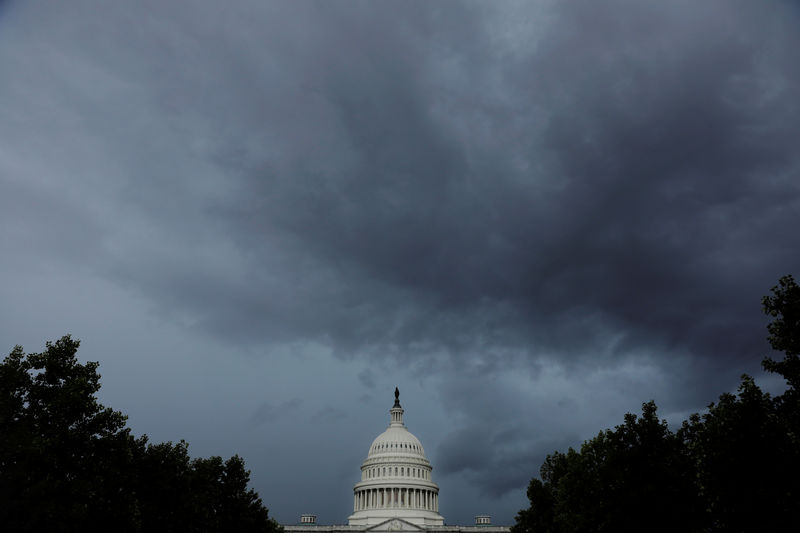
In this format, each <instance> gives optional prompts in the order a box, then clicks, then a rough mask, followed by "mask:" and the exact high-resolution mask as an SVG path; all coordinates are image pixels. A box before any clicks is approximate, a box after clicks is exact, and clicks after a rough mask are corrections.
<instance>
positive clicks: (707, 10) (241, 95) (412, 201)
mask: <svg viewBox="0 0 800 533" xmlns="http://www.w3.org/2000/svg"><path fill="white" fill-rule="evenodd" d="M44 4H45V5H36V6H33V5H30V4H25V5H23V3H21V2H16V3H15V2H7V3H6V4H4V5H2V6H0V79H2V80H3V82H2V83H0V98H2V99H3V101H4V102H6V105H5V106H4V109H3V110H2V111H0V116H1V117H2V120H0V124H1V125H0V186H2V190H3V194H1V195H0V227H2V231H0V243H1V244H2V245H3V248H4V249H5V250H7V251H13V253H10V254H9V260H8V262H7V264H6V266H5V267H4V268H3V273H4V276H3V278H4V281H3V284H4V285H6V286H5V287H4V288H3V292H4V293H5V294H6V295H8V296H9V297H10V296H14V298H31V297H34V296H36V295H37V294H39V292H38V291H39V290H40V289H41V287H44V286H45V285H46V283H45V281H44V280H48V279H50V280H52V279H54V272H58V273H60V274H63V273H66V272H69V273H71V274H70V276H73V275H74V276H75V277H76V279H84V280H95V281H93V282H92V283H95V284H96V283H98V282H97V281H96V280H101V282H100V283H106V284H109V285H111V286H113V287H115V288H117V289H120V290H123V291H127V294H129V295H133V296H132V297H134V298H136V299H137V301H141V302H144V304H143V306H142V308H143V309H144V310H143V311H141V313H144V314H146V315H147V316H155V317H158V320H161V321H164V322H166V323H169V324H173V325H175V327H176V328H178V329H177V330H176V331H180V332H182V333H181V335H186V336H187V338H188V337H199V338H201V339H207V341H208V343H209V345H214V346H227V347H229V350H227V351H226V353H217V354H212V353H209V354H208V357H211V358H212V359H211V360H213V358H214V357H217V358H218V361H219V364H220V365H223V364H226V363H225V362H226V360H227V359H228V358H232V357H233V358H236V357H245V358H247V357H250V358H256V359H257V358H266V359H267V360H268V361H279V360H280V361H283V359H281V358H282V357H284V356H279V355H276V354H278V353H281V354H287V353H294V354H298V353H300V354H302V353H305V351H310V352H313V353H314V354H315V355H314V356H313V357H314V358H316V357H322V358H323V359H324V360H326V361H327V360H330V361H331V363H326V364H332V365H333V367H331V368H334V367H336V365H341V366H339V367H338V368H340V369H343V368H347V369H348V371H350V370H352V371H354V372H356V375H357V378H356V379H357V381H355V382H353V383H352V385H351V386H358V387H361V388H363V391H364V394H366V395H367V397H368V398H370V399H371V400H372V401H376V402H382V401H384V400H385V398H384V395H382V394H381V393H380V391H381V390H382V387H393V385H392V383H395V382H397V381H398V380H399V381H404V382H415V383H416V382H419V383H422V384H423V385H420V388H419V393H420V394H423V393H424V394H426V395H428V397H429V400H430V401H434V402H437V404H438V405H440V406H441V409H440V410H436V411H435V412H432V413H429V414H428V415H426V416H425V417H421V419H420V420H419V421H418V423H419V424H420V427H421V428H425V430H426V431H427V430H428V429H430V431H431V434H433V435H436V436H435V437H431V438H434V439H439V440H438V442H434V445H433V446H431V445H428V444H427V441H425V442H424V443H425V444H426V446H427V448H428V449H429V451H431V450H433V452H432V453H433V455H434V456H433V459H435V460H437V461H438V467H439V468H440V469H441V474H442V475H443V481H442V483H445V484H446V483H452V487H453V488H452V490H453V491H454V492H453V493H455V491H457V490H464V491H473V492H470V493H469V494H470V496H469V497H475V498H490V501H493V502H496V501H498V500H493V499H491V498H501V500H500V501H502V498H503V497H508V495H509V494H512V493H514V491H517V492H516V493H514V494H517V496H514V498H515V499H514V500H513V503H510V504H508V503H507V504H495V503H493V504H491V505H497V508H498V509H500V510H498V511H497V513H500V514H501V515H503V520H501V521H506V522H507V521H509V520H510V518H511V516H510V515H511V514H512V513H513V511H511V512H510V511H509V509H513V505H517V504H518V503H519V502H520V498H519V496H518V494H520V493H521V492H520V491H522V489H523V488H524V486H525V484H526V483H527V480H528V479H529V478H530V476H531V475H533V474H534V473H535V471H536V470H537V468H538V464H539V463H540V462H541V459H542V457H543V456H544V454H545V453H548V452H549V451H552V449H554V448H561V447H564V446H566V445H569V444H574V443H576V442H578V441H579V440H580V439H582V438H586V437H589V436H591V435H592V433H593V432H596V431H598V430H599V429H601V428H602V427H604V425H607V424H609V423H614V421H615V420H620V419H621V415H622V412H621V411H620V410H621V409H636V408H637V406H638V404H639V403H640V402H641V401H645V400H647V399H649V398H650V397H653V396H656V397H657V401H658V402H659V405H660V406H662V409H665V410H666V414H667V415H668V416H675V417H678V416H679V415H680V413H685V412H688V411H691V410H696V409H699V408H701V407H702V406H703V405H704V404H706V403H707V402H708V401H710V400H712V399H713V398H714V396H716V394H718V393H720V392H722V391H723V390H727V389H730V388H731V387H734V386H735V384H736V379H737V376H738V374H740V373H741V372H743V371H747V372H755V371H756V369H757V368H758V361H759V360H760V359H761V357H762V355H763V353H764V352H765V350H766V345H765V343H764V341H763V338H764V330H763V329H762V327H763V322H764V319H763V317H762V316H761V315H760V310H759V305H758V303H759V298H760V296H761V295H763V294H764V293H765V292H766V291H767V290H768V288H769V287H770V286H771V285H773V284H774V283H775V282H776V280H777V279H778V277H780V276H781V275H783V274H786V273H790V272H795V273H796V271H797V266H798V262H799V261H798V259H800V254H799V253H798V247H797V236H796V234H797V231H796V228H797V227H800V174H798V173H799V172H800V164H799V163H800V157H798V154H797V150H796V147H795V145H796V139H797V138H798V137H800V110H799V107H798V106H799V105H800V104H798V102H800V94H798V87H800V66H798V62H797V61H796V60H795V58H794V55H795V52H794V51H795V50H797V49H798V47H800V32H798V30H797V28H800V25H798V22H799V21H798V12H797V5H796V3H790V2H781V1H770V2H763V3H759V4H757V5H756V4H753V3H751V2H729V1H724V2H723V1H711V2H703V3H702V4H698V3H697V2H689V1H677V2H670V3H664V4H655V3H643V2H637V1H633V0H610V1H607V2H592V1H589V0H581V1H576V2H541V3H537V4H535V5H532V4H531V3H529V2H519V3H512V2H508V3H502V4H493V3H472V2H436V3H428V2H403V3H396V4H385V3H380V4H375V3H372V2H348V3H337V4H327V3H311V2H291V3H263V2H249V1H244V0H243V1H240V2H236V3H234V4H226V5H225V6H222V5H221V4H220V5H218V4H215V3H213V2H201V1H198V2H187V3H182V2H174V3H164V2H145V3H126V4H119V5H113V6H111V5H107V4H106V3H102V4H100V3H97V2H94V1H90V0H85V1H76V2H70V3H69V5H66V4H64V3H61V2H50V3H44ZM30 265H36V266H35V267H33V269H31V266H30ZM43 265H50V266H49V267H47V268H45V267H44V266H43ZM64 275H66V274H64ZM15 279H17V280H22V279H27V280H28V281H29V285H18V287H17V288H16V289H13V284H14V280H15ZM87 283H88V282H87ZM88 286H89V285H88V284H87V287H88ZM92 286H96V285H92ZM19 287H23V288H19ZM88 290H89V289H88V288H87V291H88ZM87 300H88V302H87V305H89V306H91V305H96V306H98V307H97V309H98V312H100V310H101V309H102V308H101V307H99V305H100V304H99V303H97V304H93V303H92V302H101V301H104V299H103V298H101V297H99V296H98V297H89V298H87ZM8 301H9V302H12V303H11V306H10V307H9V309H11V307H13V306H14V305H16V304H15V303H14V301H16V300H13V301H12V300H11V299H9V300H8ZM103 305H113V304H103ZM56 307H57V306H56ZM6 313H8V315H9V317H11V316H12V314H13V313H12V312H11V311H8V312H6V311H4V315H5V314H6ZM131 313H133V311H131ZM131 316H133V315H132V314H131ZM137 316H138V315H137ZM48 321H53V322H56V323H57V322H58V315H56V314H52V316H51V317H49V318H48ZM9 328H10V326H9ZM14 333H15V332H14V331H12V330H11V329H8V330H4V335H7V336H9V338H8V339H7V341H8V342H7V344H9V345H13V344H15V343H16V342H19V341H18V340H17V339H16V338H13V335H14ZM75 333H76V335H77V336H78V337H81V338H84V339H86V338H90V337H91V336H92V335H93V332H92V331H85V332H75ZM32 335H34V336H35V334H32ZM41 335H42V336H52V334H51V333H50V332H49V331H48V332H47V333H44V332H42V334H41ZM303 357H306V356H303ZM164 358H165V359H164V364H165V365H170V364H173V363H171V362H170V361H171V360H170V357H169V356H167V355H165V356H164ZM326 358H327V359H326ZM314 360H315V361H316V360H317V359H314ZM174 364H177V363H174ZM276 364H277V363H276ZM112 368H113V367H112ZM282 369H283V370H282V372H285V375H286V376H288V379H290V380H291V379H300V378H294V377H292V376H296V375H297V373H301V372H302V371H303V363H297V365H295V366H293V365H291V364H288V363H287V366H286V367H285V368H284V367H282ZM354 377H355V375H354ZM318 379H320V380H323V379H324V377H323V376H321V375H320V376H318ZM342 379H345V378H344V377H342ZM347 379H349V378H347ZM348 383H349V382H348ZM321 389H325V390H327V388H326V387H322V388H321ZM387 390H391V389H388V388H387ZM264 394H265V395H267V396H266V397H263V396H261V397H253V398H252V411H251V412H250V413H248V415H247V416H249V417H250V418H249V421H250V423H251V424H254V425H256V426H268V425H278V426H280V420H284V419H293V418H292V417H301V416H306V417H308V419H309V420H314V421H316V423H322V424H325V423H328V421H332V420H338V421H339V422H338V423H342V422H341V421H342V420H344V419H346V418H347V417H346V414H347V413H349V412H352V409H353V406H354V405H357V404H358V403H359V402H360V401H361V400H356V399H355V398H356V397H354V399H352V400H351V401H352V402H354V403H353V405H350V406H331V405H328V402H327V400H326V399H325V398H324V396H321V395H322V392H320V393H319V394H315V393H314V392H313V391H304V394H292V393H289V392H287V394H286V395H280V396H269V395H268V393H264ZM370 394H375V395H376V396H375V397H373V396H369V395H370ZM387 395H388V393H387ZM362 400H363V398H362ZM534 402H536V403H534ZM381 405H382V404H381ZM387 407H388V406H387ZM442 413H446V419H447V420H448V422H447V423H443V422H442V421H443V420H444V418H441V417H443V416H445V415H442ZM498 413H502V416H498ZM290 415H291V416H290ZM437 417H440V418H437ZM423 418H424V419H423ZM294 419H295V420H297V418H294ZM609 421H610V422H609ZM331 423H333V422H331ZM379 423H382V421H376V424H378V427H377V428H372V429H375V431H377V429H379ZM144 425H145V426H146V424H144ZM372 429H370V431H372ZM286 430H287V431H290V430H291V429H290V428H289V429H286ZM412 430H413V428H412ZM367 433H370V432H367ZM276 438H277V437H276ZM332 438H333V437H332ZM335 440H336V442H337V443H341V446H342V447H344V446H345V444H344V443H345V441H346V439H345V437H344V436H342V437H336V438H335ZM465 443H469V445H466V444H465ZM367 444H368V442H364V443H363V446H364V449H365V450H366V446H367ZM276 446H277V447H278V448H282V447H283V445H282V444H276ZM335 447H339V444H337V445H335ZM358 460H359V459H356V463H355V464H354V465H351V469H355V468H356V465H357V461H358ZM434 465H435V466H436V465H437V463H434ZM263 466H264V468H275V469H277V471H279V470H280V469H279V467H277V466H276V465H275V464H273V463H272V462H270V461H267V460H266V459H265V460H264V464H263ZM462 479H464V480H467V481H468V483H467V485H468V488H463V489H459V488H457V487H458V486H459V485H460V483H459V482H458V480H462ZM448 480H451V481H448ZM331 483H333V482H331ZM336 483H339V482H338V481H337V482H336ZM342 483H343V484H344V486H347V487H349V484H350V483H351V481H350V480H345V481H344V482H342ZM322 486H324V488H325V489H326V490H329V489H330V485H325V484H323V485H321V487H322ZM336 486H337V487H338V485H336ZM444 487H445V485H443V501H444V494H445V492H444ZM260 490H261V491H262V493H266V496H265V500H267V501H268V503H269V501H270V500H269V497H270V496H273V494H272V492H270V491H272V490H273V489H271V488H269V487H268V486H266V485H264V486H262V487H260ZM274 490H275V491H277V489H274ZM336 490H339V489H338V488H337V489H336ZM344 490H345V492H346V491H347V490H349V488H346V489H344ZM320 494H322V493H320ZM464 494H465V498H467V496H466V494H467V492H465V493H464ZM523 497H524V495H523ZM279 498H280V497H279V496H278V495H277V492H276V493H275V495H274V499H275V500H276V501H282V500H279ZM323 499H324V498H323V497H322V496H321V495H320V496H319V500H320V502H319V503H317V502H312V503H311V504H309V505H312V504H313V505H317V506H320V507H322V506H324V505H327V504H323V503H322V502H321V500H323ZM467 499H468V498H467ZM347 501H348V500H346V499H345V500H344V503H345V504H347ZM456 501H462V499H461V498H456V497H454V498H453V502H454V507H453V512H452V516H453V517H454V518H457V519H456V520H453V521H455V522H466V521H467V520H469V517H471V515H470V514H469V513H474V512H479V511H480V510H478V509H472V508H471V507H470V508H467V507H466V506H463V507H458V504H455V502H456ZM287 505H288V504H287ZM273 507H274V506H273ZM333 509H334V507H333V505H332V504H331V505H330V508H329V509H326V512H329V513H330V514H332V515H334V518H331V520H333V521H341V520H342V519H343V516H342V515H341V514H340V515H335V513H336V512H339V511H334V510H333ZM276 511H277V512H278V513H279V516H281V515H280V513H282V512H285V513H286V514H285V515H283V516H285V517H286V518H282V519H284V520H289V519H291V516H293V514H294V513H296V512H299V511H298V510H297V509H295V508H294V507H292V508H290V509H289V510H287V511H283V510H279V509H276ZM345 512H346V511H345V510H343V511H341V513H345Z"/></svg>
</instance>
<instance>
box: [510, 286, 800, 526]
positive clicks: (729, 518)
mask: <svg viewBox="0 0 800 533" xmlns="http://www.w3.org/2000/svg"><path fill="white" fill-rule="evenodd" d="M762 304H763V308H764V311H765V312H766V313H767V314H768V315H770V316H771V317H772V318H773V320H772V322H771V323H770V325H769V326H768V329H769V337H768V338H769V341H770V344H771V345H772V347H773V349H775V350H777V351H781V352H783V353H784V358H783V360H780V361H776V360H773V359H771V358H766V359H765V360H764V361H763V363H762V364H763V367H764V368H765V369H766V370H767V371H769V372H775V373H777V374H779V375H781V376H783V377H784V378H785V379H786V382H787V385H788V387H787V390H786V391H785V392H784V393H783V394H781V395H779V396H775V397H773V396H770V394H768V393H765V392H763V391H762V390H761V389H760V388H759V387H758V386H757V385H756V384H755V383H754V381H753V379H752V378H751V377H749V376H746V375H745V376H743V377H742V383H741V385H740V386H739V389H738V393H737V394H735V395H734V394H723V395H722V396H720V398H719V401H718V402H716V403H713V404H711V405H710V406H709V408H708V411H707V412H705V413H704V414H702V415H700V414H694V415H692V416H691V417H690V418H689V419H688V420H686V421H684V422H683V425H682V426H681V427H680V428H679V429H678V430H677V431H675V432H673V431H671V430H670V429H669V428H668V427H667V423H666V421H665V420H659V419H658V416H657V413H656V405H655V403H654V402H652V401H651V402H648V403H645V404H644V405H643V406H642V414H641V415H640V416H636V415H633V414H630V413H629V414H627V415H625V419H624V423H623V424H621V425H619V426H617V427H615V428H614V429H609V430H606V431H603V432H601V433H599V434H598V435H597V436H596V437H595V438H593V439H591V440H588V441H586V442H584V443H583V445H582V446H581V447H580V450H574V449H572V448H570V449H569V450H568V451H567V452H566V453H561V452H555V453H553V454H551V455H549V456H547V458H546V459H545V461H544V463H543V464H542V467H541V470H540V477H541V479H536V478H534V479H532V480H531V482H530V485H529V486H528V499H529V500H530V507H529V508H528V509H524V510H522V511H520V512H519V513H518V514H517V518H516V524H515V525H514V526H513V528H512V533H566V532H614V533H619V532H628V531H639V532H640V531H648V532H662V531H663V532H667V531H669V532H677V531H680V532H723V531H724V532H765V531H800V393H798V389H799V388H798V385H800V359H799V358H798V355H800V287H798V285H797V283H796V282H795V281H794V279H793V278H792V277H791V276H786V277H784V278H782V279H781V280H780V283H779V284H778V285H777V286H776V287H773V289H772V295H771V296H766V297H764V299H763V300H762Z"/></svg>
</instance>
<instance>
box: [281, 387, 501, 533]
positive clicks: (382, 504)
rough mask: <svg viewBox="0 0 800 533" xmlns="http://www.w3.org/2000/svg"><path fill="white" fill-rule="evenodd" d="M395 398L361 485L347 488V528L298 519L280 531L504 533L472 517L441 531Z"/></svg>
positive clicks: (427, 469)
mask: <svg viewBox="0 0 800 533" xmlns="http://www.w3.org/2000/svg"><path fill="white" fill-rule="evenodd" d="M403 412H404V411H403V408H402V407H401V406H400V392H399V391H398V390H397V389H395V391H394V405H393V406H392V408H391V409H390V410H389V427H388V428H387V429H386V431H384V432H383V433H381V434H380V435H378V436H377V437H376V438H375V440H374V441H372V444H371V445H370V447H369V450H368V452H367V458H366V459H365V460H364V462H363V463H362V464H361V480H360V481H359V482H358V483H356V484H355V486H354V487H353V514H351V515H350V516H349V517H348V524H347V525H331V526H327V525H319V524H317V521H316V516H314V515H311V514H306V515H302V516H301V518H300V522H299V523H297V524H294V525H284V526H283V527H284V530H285V531H286V532H287V533H360V532H367V531H369V532H375V533H379V532H383V531H387V532H388V531H418V532H430V533H478V532H480V533H508V531H509V529H510V528H509V527H507V526H493V525H492V524H491V519H490V517H489V516H488V515H478V516H476V517H475V525H470V526H451V525H445V522H444V518H443V517H442V515H440V514H439V486H438V485H437V484H436V483H434V481H433V476H432V472H433V466H432V465H431V463H430V461H428V458H427V457H426V456H425V449H424V448H423V447H422V443H421V442H420V441H419V439H418V438H417V437H415V436H414V434H412V433H411V432H410V431H409V430H408V429H407V428H406V426H405V424H404V423H403Z"/></svg>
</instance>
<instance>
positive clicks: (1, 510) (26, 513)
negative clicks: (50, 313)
mask: <svg viewBox="0 0 800 533" xmlns="http://www.w3.org/2000/svg"><path fill="white" fill-rule="evenodd" d="M78 346H79V342H78V341H77V340H73V339H72V338H71V337H70V336H69V335H67V336H65V337H62V338H61V339H59V340H58V341H56V342H55V343H50V342H48V343H47V345H46V350H45V351H44V352H42V353H33V354H28V355H26V354H25V353H24V352H23V350H22V348H21V347H20V346H17V347H15V348H14V350H12V352H11V353H10V354H9V356H8V357H6V358H5V359H4V360H3V362H2V364H0V531H15V532H17V531H20V532H25V531H36V532H39V531H44V532H47V531H59V532H70V531H82V532H86V531H120V532H125V531H135V532H137V531H148V532H149V531H159V532H160V531H165V532H166V531H175V532H178V531H180V532H190V531H191V532H193V531H197V532H227V531H243V532H248V531H253V532H269V533H277V532H278V531H280V529H281V528H280V526H279V525H278V524H277V523H276V522H275V521H274V520H271V519H270V518H269V515H268V512H267V509H266V508H265V507H264V506H263V504H262V502H261V499H260V498H259V497H258V494H256V492H255V491H253V490H252V489H248V488H247V485H248V484H249V481H250V473H249V472H248V471H247V470H246V469H245V467H244V461H243V460H242V459H241V458H240V457H239V456H233V457H232V458H230V459H229V460H228V461H225V462H223V460H222V458H220V457H211V458H208V459H194V460H192V459H191V458H190V457H189V454H188V445H187V444H186V443H185V442H184V441H180V442H179V443H177V444H172V443H171V442H167V443H162V444H149V443H148V442H147V437H146V436H143V437H140V438H138V439H135V438H133V437H132V436H131V434H130V430H129V429H128V428H127V427H126V417H125V416H124V415H123V414H122V413H120V412H118V411H114V410H112V409H110V408H107V407H104V406H102V405H101V404H100V403H99V402H98V401H97V398H96V396H95V394H96V393H97V391H98V390H99V389H100V376H99V375H98V374H97V366H98V364H97V363H96V362H89V363H86V364H80V363H79V362H78V361H77V358H76V356H75V354H76V352H77V349H78Z"/></svg>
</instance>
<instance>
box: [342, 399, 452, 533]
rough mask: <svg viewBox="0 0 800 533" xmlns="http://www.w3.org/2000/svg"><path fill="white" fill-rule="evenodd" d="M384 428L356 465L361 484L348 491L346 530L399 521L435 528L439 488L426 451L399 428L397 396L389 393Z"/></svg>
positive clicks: (400, 417)
mask: <svg viewBox="0 0 800 533" xmlns="http://www.w3.org/2000/svg"><path fill="white" fill-rule="evenodd" d="M394 396H395V399H394V406H393V407H392V408H391V409H390V410H389V414H390V418H389V427H388V428H387V429H386V431H384V432H383V433H381V434H380V435H378V436H377V437H376V438H375V440H374V441H372V444H371V445H370V447H369V451H368V452H367V458H366V459H365V460H364V462H363V463H362V464H361V481H359V482H358V483H356V485H355V487H354V488H353V514H352V515H350V518H349V522H350V525H358V526H370V525H374V524H380V523H382V522H386V521H387V520H389V519H392V518H401V519H403V520H405V521H407V522H410V523H412V524H417V525H425V526H440V525H443V524H444V518H442V516H441V515H440V514H439V486H438V485H436V483H434V482H433V480H432V479H431V471H432V470H433V467H432V466H431V463H430V462H429V461H428V458H427V457H425V449H424V448H423V447H422V443H421V442H420V441H419V439H418V438H417V437H415V436H414V435H413V434H412V433H411V432H410V431H408V429H407V428H406V426H405V424H403V408H402V407H401V406H400V392H399V391H398V390H397V389H395V391H394Z"/></svg>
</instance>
